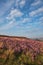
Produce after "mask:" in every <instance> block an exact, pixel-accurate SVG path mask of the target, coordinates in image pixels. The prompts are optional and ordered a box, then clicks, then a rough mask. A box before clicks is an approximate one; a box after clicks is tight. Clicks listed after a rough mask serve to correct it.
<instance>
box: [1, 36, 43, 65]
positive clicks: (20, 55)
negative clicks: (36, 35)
mask: <svg viewBox="0 0 43 65" xmlns="http://www.w3.org/2000/svg"><path fill="white" fill-rule="evenodd" d="M0 65H43V42H41V41H38V40H32V39H29V38H26V37H16V36H4V35H2V36H1V35H0Z"/></svg>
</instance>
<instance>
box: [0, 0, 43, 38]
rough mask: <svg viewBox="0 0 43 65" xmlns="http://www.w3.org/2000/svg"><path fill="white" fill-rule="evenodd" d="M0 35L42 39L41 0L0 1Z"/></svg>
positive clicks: (42, 9)
mask: <svg viewBox="0 0 43 65" xmlns="http://www.w3.org/2000/svg"><path fill="white" fill-rule="evenodd" d="M0 35H10V36H23V37H29V38H42V37H43V0H0Z"/></svg>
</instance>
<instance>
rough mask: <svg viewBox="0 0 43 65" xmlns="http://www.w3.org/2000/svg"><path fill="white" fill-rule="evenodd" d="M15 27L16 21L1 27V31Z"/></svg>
mask: <svg viewBox="0 0 43 65" xmlns="http://www.w3.org/2000/svg"><path fill="white" fill-rule="evenodd" d="M14 25H16V23H15V19H13V20H12V21H9V22H8V23H6V24H4V25H3V26H1V27H0V30H7V29H10V28H12V27H13V26H14Z"/></svg>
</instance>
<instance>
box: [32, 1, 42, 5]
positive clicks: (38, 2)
mask: <svg viewBox="0 0 43 65" xmlns="http://www.w3.org/2000/svg"><path fill="white" fill-rule="evenodd" d="M40 3H41V0H36V1H35V2H33V3H32V4H31V6H36V5H39V4H40Z"/></svg>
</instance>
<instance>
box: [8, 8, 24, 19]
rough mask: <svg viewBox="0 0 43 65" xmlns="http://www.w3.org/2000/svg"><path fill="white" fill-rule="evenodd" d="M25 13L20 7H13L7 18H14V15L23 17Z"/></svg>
mask: <svg viewBox="0 0 43 65" xmlns="http://www.w3.org/2000/svg"><path fill="white" fill-rule="evenodd" d="M22 15H23V13H22V12H21V11H20V10H18V9H12V10H11V12H10V14H9V15H8V17H7V19H13V18H14V17H21V16H22Z"/></svg>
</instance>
